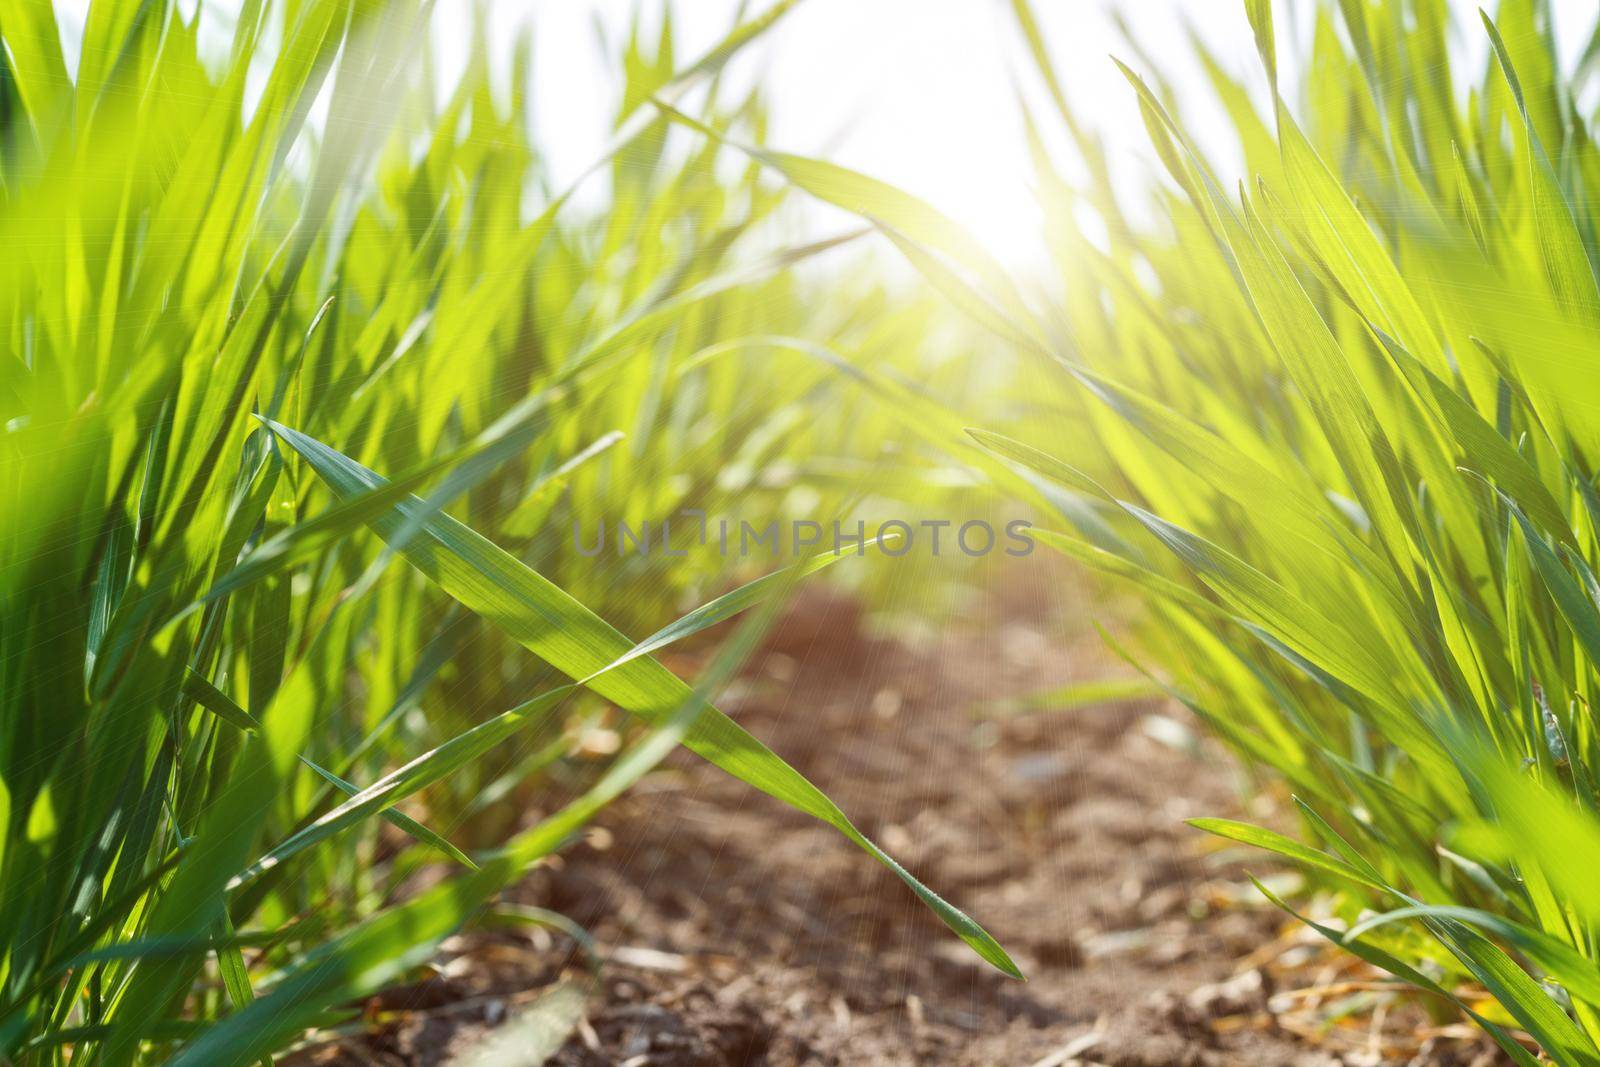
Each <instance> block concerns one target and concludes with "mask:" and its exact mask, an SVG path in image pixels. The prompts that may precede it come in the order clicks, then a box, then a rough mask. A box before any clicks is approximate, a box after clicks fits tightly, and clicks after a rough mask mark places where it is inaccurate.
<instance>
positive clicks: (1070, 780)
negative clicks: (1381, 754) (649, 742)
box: [302, 596, 1502, 1067]
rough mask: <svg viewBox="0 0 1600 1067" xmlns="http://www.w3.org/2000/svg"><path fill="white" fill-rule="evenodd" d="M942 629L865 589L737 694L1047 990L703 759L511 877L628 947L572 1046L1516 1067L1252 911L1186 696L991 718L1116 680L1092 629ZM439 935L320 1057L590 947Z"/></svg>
mask: <svg viewBox="0 0 1600 1067" xmlns="http://www.w3.org/2000/svg"><path fill="white" fill-rule="evenodd" d="M941 628H942V629H946V630H952V629H953V630H958V631H969V632H952V633H947V634H945V635H944V636H942V637H940V638H939V639H937V640H929V641H927V642H924V643H921V644H918V643H916V642H909V643H908V642H905V641H889V640H872V639H868V638H866V637H865V636H864V635H863V632H862V624H861V619H860V618H859V614H858V612H857V610H856V609H855V607H854V606H853V605H852V604H851V603H850V602H849V601H845V600H840V599H837V598H831V597H826V596H824V597H820V598H818V597H812V598H809V599H808V601H807V603H805V604H803V605H802V606H801V608H800V609H799V613H798V614H795V615H792V616H791V617H790V618H789V619H788V620H787V621H786V623H785V625H784V626H783V627H782V629H781V630H780V632H779V633H778V634H777V635H776V637H775V638H774V641H773V643H772V646H771V647H770V648H769V649H768V650H767V651H766V652H765V653H764V654H763V655H762V656H761V657H759V659H758V662H757V663H755V664H754V665H753V667H752V670H751V672H750V674H749V675H748V676H747V677H746V678H745V679H743V680H742V681H741V683H740V684H739V686H738V687H737V691H736V692H735V693H733V694H731V695H730V697H729V698H728V699H726V700H725V701H724V702H723V707H724V708H725V709H726V710H728V711H729V712H730V714H733V715H734V716H735V717H736V718H738V720H739V721H740V722H741V723H742V724H743V725H745V726H746V727H747V728H749V729H750V730H751V731H753V732H754V733H755V734H756V735H757V736H759V737H761V738H762V739H763V740H764V741H766V742H767V743H768V744H769V745H771V746H772V747H773V748H774V749H776V750H777V751H778V752H779V753H780V754H782V755H783V756H784V757H785V758H786V759H788V760H789V761H790V762H792V763H793V764H794V765H795V766H796V767H798V768H799V769H800V770H801V771H802V772H804V773H805V774H806V775H808V776H809V777H810V778H811V779H812V780H813V781H815V782H816V783H817V784H818V785H819V786H821V787H822V788H823V789H824V790H826V791H827V792H828V793H829V794H830V795H831V796H832V797H833V798H834V799H835V800H837V801H838V802H839V804H840V805H841V806H842V807H843V808H844V810H845V811H846V812H848V813H849V814H850V815H851V817H852V818H853V819H854V820H855V821H856V823H857V825H858V826H860V828H861V829H862V830H863V831H864V832H865V833H866V834H867V835H868V836H870V837H872V838H873V839H874V840H876V841H878V842H880V843H881V844H883V845H884V846H885V847H886V848H887V849H888V850H889V851H890V852H891V853H892V854H894V855H895V856H896V857H897V858H898V859H900V860H901V861H902V862H904V863H905V864H906V865H907V866H908V867H909V868H910V869H911V870H912V871H914V872H916V873H917V874H918V876H919V877H921V878H922V879H923V880H924V881H925V882H927V884H929V885H930V886H932V887H934V888H935V889H936V890H937V891H938V892H940V893H942V894H944V895H946V896H947V897H948V898H949V899H951V900H952V901H953V902H955V903H956V904H958V905H959V906H961V907H962V908H963V909H965V910H966V911H967V912H968V913H969V914H971V915H972V916H974V917H975V918H976V919H978V921H979V922H981V923H983V924H984V925H985V926H986V927H987V928H988V929H989V930H990V932H992V933H993V934H994V935H995V936H996V937H997V938H998V939H999V940H1000V941H1001V943H1002V944H1004V945H1005V946H1006V947H1007V949H1008V951H1010V952H1011V953H1012V955H1013V957H1014V958H1015V959H1016V960H1017V962H1018V963H1019V965H1020V966H1021V967H1022V968H1023V970H1024V971H1025V972H1026V973H1027V974H1028V975H1029V979H1030V980H1029V981H1028V982H1027V983H1020V982H1016V981H1012V980H1009V979H1006V978H1004V977H1003V976H1001V975H999V974H998V973H996V972H994V971H993V970H991V969H989V968H988V967H987V966H986V965H984V964H983V963H981V962H980V961H979V960H977V958H976V957H975V956H973V955H972V953H971V952H970V951H969V950H968V949H967V948H966V947H965V946H964V945H962V944H961V943H960V942H959V941H957V940H956V939H955V938H954V937H953V936H951V935H950V934H949V933H948V932H947V931H946V930H945V929H944V928H943V926H942V925H941V924H940V923H939V922H938V920H937V919H935V918H934V917H933V916H932V915H931V914H930V913H929V912H928V911H927V909H925V908H924V907H922V906H921V905H920V904H919V903H918V902H917V901H916V900H915V899H914V898H913V897H912V895H911V894H910V893H909V892H908V891H906V890H905V888H904V887H903V886H902V885H901V884H900V883H899V882H898V881H897V880H896V879H895V878H894V877H893V876H892V875H891V874H889V873H888V872H887V871H885V870H883V869H882V868H880V867H878V866H877V865H876V864H873V863H871V862H870V861H869V860H867V859H866V858H865V857H863V856H862V855H861V854H860V853H859V852H858V851H856V850H855V849H854V848H852V847H851V846H849V845H848V844H847V843H845V842H844V841H842V840H841V839H840V838H839V837H838V835H837V834H834V833H833V832H831V831H830V830H827V829H824V828H823V827H821V826H820V825H818V824H816V823H815V822H813V821H812V820H810V819H809V818H807V817H805V816H802V815H799V814H796V813H795V812H793V811H791V810H789V809H787V808H785V807H783V806H782V805H780V804H778V803H776V802H774V801H770V800H769V799H768V798H766V797H764V796H760V795H757V794H755V793H754V792H753V791H752V790H750V789H749V788H747V787H745V786H743V785H741V784H740V783H738V782H735V781H733V780H731V779H729V778H727V777H726V776H724V775H722V774H721V773H719V772H717V771H716V770H715V769H713V768H711V767H709V766H707V765H705V764H702V763H699V762H697V761H695V760H693V759H691V758H689V757H686V756H685V757H684V758H681V759H679V758H674V759H673V760H672V761H671V763H670V764H669V765H668V766H667V767H666V768H664V769H663V770H662V771H660V772H658V773H657V774H655V775H654V776H652V777H651V778H649V779H647V780H646V781H645V782H644V783H642V784H641V786H640V787H639V788H636V789H635V790H634V791H633V792H632V793H631V794H630V795H629V796H628V797H627V798H626V799H625V800H624V801H622V802H620V803H619V804H617V805H615V806H614V807H613V808H612V809H611V810H609V811H608V812H607V813H606V815H605V816H604V817H603V818H602V819H601V820H600V822H599V824H598V825H597V826H596V827H595V828H593V829H592V830H591V832H590V833H589V834H588V836H587V838H586V839H585V841H584V842H583V843H581V844H579V845H577V846H575V847H573V848H571V849H569V850H567V851H566V852H565V853H563V854H562V855H561V856H560V857H559V858H558V860H557V861H556V862H554V863H552V864H551V865H550V866H548V867H546V868H544V869H542V870H540V871H538V872H536V873H535V874H534V875H533V876H532V877H531V878H529V879H528V880H527V881H526V882H525V883H524V884H523V885H521V886H520V887H518V889H517V890H516V891H515V892H514V893H513V894H512V896H513V899H514V900H516V901H519V902H522V903H525V904H529V905H536V906H538V907H542V908H548V909H552V910H554V911H557V912H560V913H561V914H563V915H566V916H568V917H570V918H571V919H573V920H575V921H576V922H578V923H580V924H582V925H583V926H584V927H585V928H587V929H588V930H590V931H591V932H592V933H593V934H594V936H595V938H596V939H597V942H598V944H599V946H600V947H601V950H602V951H603V952H604V953H606V954H607V956H608V959H607V963H606V966H605V968H604V971H603V976H602V979H601V987H600V990H599V991H598V992H597V993H596V994H595V995H594V997H593V998H592V999H591V1002H590V1005H589V1009H588V1012H587V1016H586V1018H585V1021H584V1023H583V1024H582V1026H581V1027H580V1028H579V1031H578V1033H577V1034H576V1035H575V1036H574V1037H573V1038H572V1039H571V1040H570V1041H569V1042H568V1043H567V1044H566V1045H565V1047H563V1048H562V1049H561V1051H560V1052H559V1053H558V1054H557V1056H556V1058H554V1059H553V1060H551V1062H552V1063H554V1064H558V1065H561V1067H602V1065H624V1067H759V1065H767V1067H802V1065H810V1067H856V1065H860V1067H866V1065H873V1067H878V1065H883V1067H899V1065H906V1067H912V1065H915V1067H927V1065H934V1064H958V1065H992V1064H996V1065H997V1064H1006V1065H1009V1064H1018V1065H1021V1067H1074V1065H1081V1067H1089V1065H1094V1064H1101V1065H1106V1067H1223V1065H1234V1064H1239V1065H1272V1067H1334V1065H1341V1064H1343V1065H1347V1067H1357V1065H1371V1064H1379V1063H1410V1064H1415V1065H1418V1067H1421V1065H1425V1064H1433V1065H1462V1067H1465V1065H1472V1067H1487V1065H1490V1064H1497V1063H1500V1062H1502V1061H1501V1060H1500V1059H1498V1058H1496V1055H1495V1054H1493V1053H1490V1052H1486V1051H1485V1050H1484V1047H1483V1045H1482V1044H1481V1043H1479V1042H1478V1041H1477V1040H1476V1038H1475V1037H1474V1036H1473V1035H1472V1034H1471V1032H1470V1031H1468V1030H1466V1029H1465V1028H1463V1027H1461V1026H1460V1025H1459V1024H1457V1023H1453V1022H1451V1021H1450V1020H1448V1019H1441V1020H1429V1019H1428V1018H1427V1017H1426V1016H1424V1015H1423V1014H1422V1012H1421V1011H1420V1010H1419V1009H1417V1008H1415V1007H1414V1006H1413V1007H1407V1006H1396V1007H1394V1008H1393V1010H1391V1006H1390V1003H1389V1002H1390V1001H1391V1000H1392V998H1391V997H1389V996H1388V995H1387V994H1386V993H1382V992H1379V991H1376V990H1374V989H1373V987H1372V986H1373V984H1372V982H1371V981H1370V979H1371V978H1372V977H1373V976H1372V975H1370V974H1366V973H1362V972H1359V971H1356V970H1353V969H1351V967H1350V965H1349V964H1347V963H1346V962H1345V961H1343V960H1342V959H1341V958H1340V957H1337V956H1333V955H1329V954H1327V953H1325V952H1323V951H1322V950H1320V949H1318V948H1316V947H1315V946H1313V945H1312V944H1311V943H1310V942H1308V941H1307V940H1306V939H1305V938H1304V937H1303V936H1301V935H1300V934H1298V933H1296V932H1294V931H1293V930H1292V928H1291V926H1290V925H1289V924H1287V923H1286V922H1285V917H1284V916H1283V915H1282V914H1281V913H1280V912H1277V911H1276V910H1274V909H1272V908H1270V907H1266V906H1264V905H1263V903H1262V902H1261V900H1260V897H1259V895H1257V894H1256V893H1255V891H1254V890H1253V888H1252V887H1251V886H1250V885H1249V883H1248V881H1247V880H1246V879H1245V877H1244V874H1243V871H1244V869H1245V866H1246V865H1248V866H1249V868H1250V869H1251V870H1252V871H1253V872H1254V873H1256V874H1258V875H1269V874H1272V872H1273V868H1272V865H1271V864H1270V863H1267V862H1266V861H1265V860H1264V859H1263V857H1262V856H1261V855H1260V854H1249V853H1245V852H1243V851H1231V850H1225V849H1218V848H1217V847H1216V846H1215V845H1214V844H1213V843H1212V842H1211V841H1209V840H1208V839H1207V838H1206V837H1205V835H1202V834H1200V833H1199V832H1197V831H1194V830H1192V829H1190V828H1189V827H1187V826H1186V825H1185V824H1184V823H1183V819H1184V818H1187V817H1191V816H1195V815H1231V816H1236V817H1239V816H1241V809H1240V801H1239V799H1238V790H1237V787H1236V773H1237V772H1236V771H1235V770H1234V769H1233V767H1232V766H1231V765H1230V764H1229V763H1228V762H1227V761H1226V760H1224V759H1222V758H1221V757H1219V756H1218V755H1217V754H1216V753H1215V752H1213V751H1212V750H1211V749H1210V748H1209V747H1207V746H1205V745H1199V744H1193V743H1191V742H1193V740H1194V735H1193V733H1192V731H1191V730H1190V726H1189V724H1188V723H1187V722H1186V721H1185V720H1184V719H1182V718H1181V717H1179V716H1178V715H1177V714H1175V713H1174V712H1172V710H1171V709H1169V708H1165V707H1163V706H1160V705H1158V704H1154V703H1151V702H1148V701H1146V702H1142V703H1139V702H1134V703H1124V704H1120V705H1115V706H1108V707H1096V708H1089V709H1078V710H1073V711H1057V712H1054V713H1049V712H1045V713H1040V714H1029V715H1018V716H1010V717H1000V718H989V719H986V718H984V717H982V716H981V715H976V714H974V710H973V709H974V708H981V707H983V706H985V705H987V706H989V707H993V706H994V705H995V703H996V702H997V701H1003V700H1004V699H1006V698H1010V697H1016V696H1020V695H1023V694H1029V693H1033V692H1037V691H1040V690H1043V689H1046V688H1047V687H1050V686H1052V685H1057V684H1060V683H1062V682H1065V681H1067V680H1070V679H1073V678H1082V677H1095V676H1098V675H1103V674H1105V673H1106V672H1107V671H1110V670H1114V669H1115V667H1114V664H1113V663H1112V661H1111V659H1110V657H1109V655H1108V654H1107V653H1106V652H1105V651H1104V650H1103V648H1102V647H1101V646H1100V644H1099V642H1098V639H1097V638H1095V637H1094V635H1093V633H1092V631H1091V632H1089V633H1087V634H1085V633H1084V632H1082V631H1081V629H1079V630H1078V632H1068V631H1069V630H1072V629H1077V628H1072V627H1064V626H1060V625H1054V624H1049V623H1044V622H1038V621H1035V622H1030V623H1028V624H1025V625H1019V624H1015V623H1011V624H1004V623H998V622H996V621H994V620H990V621H988V622H986V623H985V624H984V625H981V626H972V627H955V626H942V627H941ZM978 634H987V636H977V635H978ZM1255 814H1256V815H1257V816H1260V815H1261V814H1262V813H1261V812H1257V813H1255ZM1276 877H1280V878H1281V877H1284V874H1283V873H1282V872H1279V873H1278V874H1277V875H1276ZM1290 877H1292V876H1290ZM447 948H448V950H449V951H448V952H447V953H446V954H445V958H444V959H443V960H441V961H440V963H439V966H438V971H437V976H436V977H435V978H433V979H431V980H430V981H428V982H425V983H422V984H420V985H417V986H412V987H408V988H406V989H404V990H399V991H396V992H395V993H392V994H390V995H387V996H386V997H383V998H379V999H378V1000H376V1001H375V1002H374V1003H373V1005H371V1006H370V1007H371V1012H370V1014H371V1017H372V1018H373V1019H374V1020H377V1021H379V1022H380V1023H381V1025H379V1026H377V1027H376V1028H375V1029H374V1030H373V1031H371V1032H369V1033H368V1034H366V1035H363V1036H362V1037H360V1038H357V1039H344V1040H341V1041H336V1042H330V1043H327V1044H323V1045H321V1046H320V1047H318V1048H316V1049H313V1050H310V1051H309V1052H308V1053H307V1054H305V1055H304V1056H303V1058H302V1060H303V1061H309V1062H316V1063H324V1064H326V1063H352V1062H363V1063H367V1062H380V1063H433V1062H440V1061H442V1060H443V1059H445V1058H447V1057H448V1055H449V1054H450V1053H451V1052H452V1051H458V1050H459V1049H461V1048H463V1047H465V1046H466V1045H467V1044H469V1043H470V1042H471V1041H472V1040H473V1039H474V1037H476V1036H477V1035H481V1034H482V1032H483V1031H484V1029H485V1027H486V1026H487V1025H489V1024H493V1023H496V1022H498V1021H500V1020H502V1019H503V1018H505V1017H506V1016H507V1014H508V1013H511V1012H514V1011H515V1010H516V1008H517V1006H518V1005H519V1004H520V1003H524V1002H526V1001H527V1000H528V999H531V997H532V996H534V995H536V994H537V993H538V991H539V990H541V989H543V988H546V987H548V984H549V983H550V982H551V981H553V980H554V979H555V978H556V977H557V976H558V975H559V974H560V973H562V971H563V967H564V966H565V967H567V969H568V971H569V973H570V971H571V969H572V968H571V967H570V966H568V965H570V964H571V963H572V961H573V960H574V958H575V956H576V953H575V951H574V949H573V946H572V943H571V942H569V941H567V940H566V939H565V938H563V937H551V936H549V935H546V934H544V933H543V932H541V931H535V932H534V933H533V934H531V935H530V934H527V933H499V934H493V935H490V934H473V935H467V936H464V937H461V938H457V939H454V941H452V942H451V943H450V944H449V945H448V946H447ZM1308 987H1310V990H1309V992H1308Z"/></svg>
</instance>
